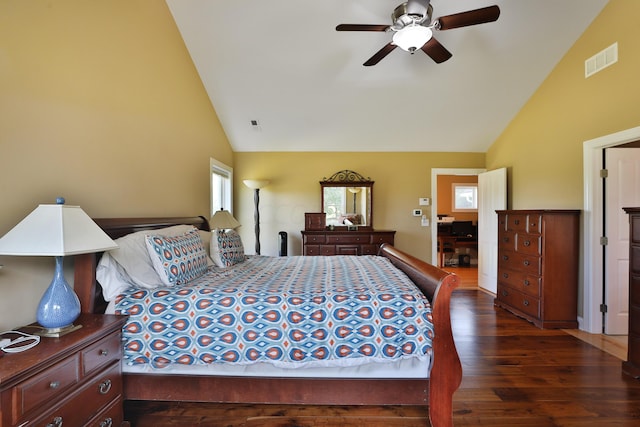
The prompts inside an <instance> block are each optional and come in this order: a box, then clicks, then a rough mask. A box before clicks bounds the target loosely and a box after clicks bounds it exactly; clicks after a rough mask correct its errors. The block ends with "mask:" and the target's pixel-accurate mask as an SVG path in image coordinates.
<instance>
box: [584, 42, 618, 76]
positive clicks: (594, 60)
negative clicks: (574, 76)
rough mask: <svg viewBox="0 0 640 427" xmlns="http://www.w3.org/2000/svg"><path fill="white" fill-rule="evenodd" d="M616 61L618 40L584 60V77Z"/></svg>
mask: <svg viewBox="0 0 640 427" xmlns="http://www.w3.org/2000/svg"><path fill="white" fill-rule="evenodd" d="M616 62H618V42H616V43H614V44H612V45H611V46H609V47H608V48H606V49H604V50H602V51H600V52H598V53H596V54H595V55H593V56H592V57H591V58H589V59H587V60H586V61H584V78H585V79H586V78H587V77H590V76H592V75H594V74H595V73H597V72H598V71H602V70H604V69H605V68H607V67H608V66H609V65H613V64H615V63H616Z"/></svg>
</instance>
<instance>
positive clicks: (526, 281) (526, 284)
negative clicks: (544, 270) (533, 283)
mask: <svg viewBox="0 0 640 427" xmlns="http://www.w3.org/2000/svg"><path fill="white" fill-rule="evenodd" d="M522 283H523V284H524V285H525V286H529V284H530V283H529V281H528V280H527V279H524V281H523V282H522Z"/></svg>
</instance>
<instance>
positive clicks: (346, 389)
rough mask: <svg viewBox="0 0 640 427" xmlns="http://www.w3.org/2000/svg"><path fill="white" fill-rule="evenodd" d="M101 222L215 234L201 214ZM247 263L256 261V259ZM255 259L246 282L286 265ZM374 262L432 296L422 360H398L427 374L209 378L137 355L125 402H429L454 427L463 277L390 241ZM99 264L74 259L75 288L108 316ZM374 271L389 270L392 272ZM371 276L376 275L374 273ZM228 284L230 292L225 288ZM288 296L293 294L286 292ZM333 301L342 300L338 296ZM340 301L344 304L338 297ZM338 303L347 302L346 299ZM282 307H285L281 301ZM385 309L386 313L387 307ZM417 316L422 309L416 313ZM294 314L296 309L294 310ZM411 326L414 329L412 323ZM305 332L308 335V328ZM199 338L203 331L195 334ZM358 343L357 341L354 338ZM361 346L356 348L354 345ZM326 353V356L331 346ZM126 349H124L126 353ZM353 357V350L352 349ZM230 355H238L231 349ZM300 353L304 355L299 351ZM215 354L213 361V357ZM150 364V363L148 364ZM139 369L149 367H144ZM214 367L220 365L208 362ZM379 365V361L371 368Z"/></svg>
mask: <svg viewBox="0 0 640 427" xmlns="http://www.w3.org/2000/svg"><path fill="white" fill-rule="evenodd" d="M95 221H96V223H97V224H98V225H99V226H100V227H101V228H102V229H103V230H104V231H105V232H106V233H107V234H108V235H109V236H110V237H112V238H113V239H119V238H123V237H124V236H128V235H131V234H132V233H138V234H141V233H143V234H145V235H147V234H148V235H154V234H155V233H156V232H159V230H162V229H166V228H167V227H172V226H176V225H182V226H189V227H195V229H197V230H200V231H202V232H207V231H208V230H209V225H208V222H207V220H206V219H205V218H203V217H172V218H103V219H96V220H95ZM203 240H204V239H203ZM246 258H247V259H250V258H251V256H249V257H246ZM255 258H257V259H256V260H254V261H247V262H246V266H243V268H245V271H244V273H243V274H244V275H245V277H246V275H248V274H251V275H253V274H254V273H255V271H267V270H266V267H264V266H262V265H260V264H257V265H258V266H257V267H256V266H255V265H254V266H253V267H251V268H250V266H251V265H252V262H263V263H272V262H273V263H275V262H280V261H276V260H270V259H269V258H270V257H255ZM283 258H289V259H287V260H282V261H283V262H288V263H289V266H288V267H286V268H288V269H295V268H298V267H297V266H298V265H300V264H299V263H303V262H310V261H314V262H319V259H320V258H331V259H328V260H325V261H326V262H331V263H333V264H329V265H330V267H327V266H326V265H325V266H324V267H322V265H323V264H322V263H320V264H314V267H312V268H315V269H318V268H321V269H322V268H324V269H325V270H328V269H331V270H332V271H333V270H334V269H335V268H336V267H335V265H336V263H338V261H339V260H340V257H283ZM303 258H315V260H304V259H303ZM356 258H358V259H356ZM359 258H363V259H364V258H365V257H346V258H345V259H344V262H347V261H348V262H358V263H359V262H360V261H361V260H359ZM369 258H371V260H372V261H373V262H376V263H378V264H389V265H392V266H393V267H394V268H395V269H398V270H400V271H401V272H402V273H399V274H401V275H403V276H405V277H406V278H407V279H408V280H409V281H410V282H411V283H412V285H415V286H416V287H417V288H418V289H419V292H420V295H419V298H416V299H420V298H422V299H424V297H426V299H427V300H428V303H427V306H428V307H427V308H430V312H429V313H428V316H427V314H424V313H417V314H418V315H417V316H414V317H415V318H416V319H417V321H418V323H422V320H424V319H427V318H428V320H429V321H430V324H429V325H428V327H427V329H428V331H426V332H424V334H422V335H423V336H420V338H419V339H418V341H414V342H418V343H419V344H418V345H417V346H414V347H413V350H414V352H415V354H417V355H418V356H416V357H408V356H411V355H412V353H411V351H407V355H408V356H407V357H406V358H404V359H403V360H402V361H400V363H403V361H407V360H408V361H409V362H410V363H409V364H410V365H412V366H413V369H414V371H413V372H414V373H415V368H416V367H418V369H422V372H421V373H419V374H414V373H409V374H406V373H403V374H401V375H397V376H399V377H400V378H396V375H395V374H394V372H395V371H394V369H393V368H392V369H391V371H392V373H391V374H388V373H387V374H382V375H378V374H376V373H375V370H374V371H373V372H374V373H370V372H368V371H366V369H365V370H364V372H365V373H364V374H361V375H360V374H357V375H350V374H345V373H344V372H345V371H338V372H339V373H338V374H329V375H319V374H317V372H318V371H319V370H320V371H321V370H322V368H321V367H319V365H318V366H317V365H314V364H313V363H311V366H309V367H310V368H311V369H310V372H313V373H311V374H307V373H306V372H307V371H304V370H299V369H296V370H293V369H289V370H288V371H287V372H295V373H294V374H291V375H288V374H286V373H285V374H280V373H278V372H279V371H277V370H274V371H273V373H271V372H270V371H266V370H265V371H262V370H260V371H261V373H260V374H255V373H252V371H251V370H249V371H248V373H247V372H243V373H237V372H238V371H234V370H233V369H231V370H230V371H231V373H228V372H225V373H223V374H220V373H215V374H212V375H209V374H207V373H202V372H198V373H189V371H186V372H183V371H182V370H180V369H176V370H175V371H174V370H171V369H166V366H163V363H162V362H163V361H165V359H164V358H163V357H159V358H155V359H154V358H152V359H154V360H155V362H154V363H152V364H155V366H154V367H153V368H149V367H148V366H144V363H135V359H136V356H135V355H131V357H129V362H128V363H127V362H124V363H123V373H124V398H125V399H126V400H139V401H178V402H180V401H183V402H216V403H254V404H297V405H428V406H429V418H430V421H431V425H432V426H435V427H440V426H452V425H453V421H452V397H453V393H454V392H455V391H456V390H457V388H458V387H459V385H460V382H461V378H462V368H461V364H460V359H459V357H458V353H457V350H456V347H455V343H454V340H453V336H452V331H451V320H450V315H449V304H450V299H451V294H452V292H453V290H454V289H455V288H456V287H457V286H458V278H457V276H456V275H455V274H451V273H447V272H445V271H444V270H441V269H439V268H437V267H435V266H433V265H430V264H428V263H425V262H423V261H421V260H418V259H417V258H415V257H412V256H410V255H408V254H406V253H404V252H402V251H400V250H398V249H397V248H395V247H393V246H391V245H388V244H385V245H383V246H382V247H381V248H380V252H379V256H378V257H369ZM325 261H323V262H325ZM98 262H99V255H98V256H96V255H95V254H85V255H78V256H77V257H76V260H75V285H74V286H75V289H76V292H77V294H78V296H79V298H80V301H81V305H82V311H83V312H87V313H102V312H105V310H114V308H113V301H112V302H111V307H110V306H108V305H107V304H106V302H105V301H104V299H103V298H102V295H103V290H102V288H101V287H100V284H98V283H97V280H96V270H97V267H98V265H99V264H98ZM100 262H102V260H100ZM340 262H341V261H340ZM243 264H244V263H243ZM208 268H209V270H215V266H214V267H211V266H209V267H208ZM282 268H285V267H280V269H282ZM346 268H347V270H349V271H351V270H357V269H360V268H361V267H360V264H357V267H355V268H354V267H353V266H352V265H351V264H348V265H347V267H346ZM376 268H379V269H386V268H387V267H384V268H382V267H376ZM256 269H257V270H256ZM228 271H231V270H228ZM225 274H227V273H225ZM229 274H230V273H229ZM273 274H275V273H273ZM315 274H316V275H318V274H320V273H318V272H317V271H316V273H315ZM367 275H368V276H370V274H367ZM290 276H291V275H290V274H288V277H290ZM220 277H222V276H219V277H218V278H217V279H216V280H220ZM372 280H373V281H374V285H375V281H376V280H379V279H378V278H377V276H375V275H374V278H373V279H372ZM192 283H196V281H193V282H192ZM380 285H384V284H380ZM225 286H226V287H228V286H227V285H225ZM198 289H199V288H198ZM385 289H386V288H385ZM387 290H388V289H387ZM287 291H291V290H290V289H289V288H287ZM334 291H335V289H334ZM145 292H148V293H149V292H151V293H153V292H155V290H151V291H149V290H145ZM184 292H187V291H184ZM188 292H190V293H195V294H197V293H198V292H195V291H193V290H192V289H189V291H188ZM237 292H239V291H238V290H237V289H235V288H234V289H233V292H231V294H233V295H240V294H237ZM245 292H248V293H251V292H255V289H254V288H249V289H248V290H245ZM367 292H368V291H362V292H359V293H358V294H359V295H360V297H362V295H363V294H366V293H367ZM160 293H161V294H162V295H165V294H166V293H165V292H164V291H162V292H160ZM294 293H295V292H294ZM334 293H335V292H334ZM244 295H245V296H244V297H241V296H238V298H237V299H244V298H245V297H246V294H244ZM138 296H139V295H138ZM294 296H295V295H294ZM223 297H224V295H223ZM118 298H119V299H120V301H123V300H124V299H125V298H124V297H123V296H119V297H118ZM193 298H195V297H193ZM334 298H338V297H336V296H334ZM142 299H145V298H142ZM223 299H224V298H223ZM390 299H392V298H390ZM397 299H398V298H396V301H395V303H396V304H399V303H400V302H398V301H397ZM405 299H413V298H405ZM225 301H226V299H225ZM291 301H293V300H291ZM334 301H338V300H337V299H335V300H334ZM340 302H342V301H341V300H340ZM293 303H295V302H293ZM125 305H126V304H125ZM280 305H281V306H282V307H285V306H284V305H283V304H280ZM334 305H335V304H334ZM286 307H287V308H286V309H283V313H281V315H283V316H287V315H288V313H291V312H292V310H291V309H290V307H291V306H290V305H288V306H286ZM115 310H116V312H118V313H126V310H122V309H120V310H121V311H118V309H115ZM235 310H236V312H238V311H239V312H241V313H242V312H244V311H243V309H240V308H236V309H235ZM402 310H405V311H408V312H411V311H412V310H413V309H412V308H409V309H402ZM134 311H135V310H134ZM354 311H355V310H354ZM380 311H381V312H382V311H383V310H380ZM415 311H418V309H416V310H415ZM293 312H295V310H294V311H293ZM336 313H337V314H336ZM367 313H368V312H367ZM414 314H416V313H414ZM331 315H332V316H334V317H335V318H336V319H337V318H338V317H340V315H339V311H334V312H331ZM131 317H133V316H131ZM311 317H312V316H311ZM130 320H131V319H130ZM280 320H281V319H280V318H279V319H278V321H277V322H274V324H276V323H282V322H280ZM294 320H295V319H294ZM402 322H404V320H402ZM139 323H142V322H139ZM138 326H139V325H138ZM351 326H353V325H351ZM419 327H422V325H419ZM129 329H130V330H129V332H131V329H132V328H129ZM133 329H135V328H133ZM353 329H354V327H350V330H353ZM383 329H384V328H383ZM406 329H407V330H411V331H414V328H413V326H410V327H408V328H406ZM384 330H393V331H396V332H397V330H398V327H397V325H395V326H394V327H391V326H389V327H387V328H386V329H384ZM123 331H125V332H126V331H127V326H125V328H123ZM307 332H309V330H308V331H307ZM271 333H273V334H276V335H278V334H279V333H278V332H277V331H272V332H271ZM194 335H197V334H195V333H194ZM266 335H268V334H266ZM410 335H414V334H410ZM427 335H428V338H430V343H429V345H428V346H427V345H425V344H424V340H423V338H424V337H426V336H427ZM289 336H290V337H291V338H292V340H293V341H295V338H294V336H293V335H289ZM132 339H133V338H131V336H130V337H129V343H131V340H132ZM292 340H289V341H288V342H287V345H290V343H291V342H292ZM354 343H356V342H355V341H354ZM356 344H357V343H356ZM123 345H125V346H127V342H126V341H125V344H123ZM243 345H244V344H243ZM402 345H403V344H401V345H400V346H401V348H404V347H402ZM404 346H405V347H407V348H409V347H411V346H409V345H404ZM129 347H137V345H135V346H131V345H129ZM158 347H160V346H158ZM356 347H357V345H356V346H355V347H354V348H356ZM427 347H428V348H427ZM243 348H244V347H243ZM362 348H364V349H368V348H369V347H367V345H362V346H360V347H357V348H356V350H358V349H362ZM128 350H130V348H128V349H127V351H128ZM313 350H314V351H309V352H308V353H309V354H316V351H317V350H318V349H313ZM322 350H323V351H324V350H325V349H322ZM127 351H125V354H126V353H127ZM263 353H264V354H269V351H264V352H263ZM289 353H290V354H291V355H293V356H291V357H293V358H294V359H295V356H296V354H297V353H296V352H294V351H292V352H289ZM346 353H349V352H345V354H346ZM351 353H353V351H351ZM229 354H232V353H231V352H229ZM250 354H252V353H251V352H249V351H246V352H244V353H243V356H246V355H250ZM300 354H302V353H301V352H300ZM394 354H395V353H394ZM233 355H234V356H233V357H231V358H232V359H233V358H237V356H238V354H237V352H236V353H233ZM425 355H426V356H428V357H427V359H428V364H427V365H424V364H420V363H418V362H416V363H413V362H415V361H416V360H424V359H425V357H424V356H425ZM209 356H210V357H213V356H211V354H210V355H209ZM205 359H206V358H205ZM132 361H134V362H132ZM146 362H148V360H147V361H146ZM358 363H360V362H358ZM358 363H356V365H357V366H355V370H362V369H361V368H362V367H361V366H360V365H359V364H358ZM187 364H188V363H187ZM350 364H351V363H347V364H346V365H350ZM136 365H143V366H142V367H141V366H136ZM209 365H214V364H213V363H210V364H209ZM217 365H219V364H217ZM373 365H381V364H376V363H373ZM391 366H393V365H391ZM425 366H426V367H425ZM349 368H350V366H346V369H347V370H348V369H349ZM284 369H285V371H286V369H287V366H285V367H284ZM330 369H331V367H330ZM337 369H342V368H337ZM240 371H243V368H241V369H240ZM265 372H266V373H265ZM347 372H348V371H347ZM398 372H399V371H398ZM409 372H412V371H409Z"/></svg>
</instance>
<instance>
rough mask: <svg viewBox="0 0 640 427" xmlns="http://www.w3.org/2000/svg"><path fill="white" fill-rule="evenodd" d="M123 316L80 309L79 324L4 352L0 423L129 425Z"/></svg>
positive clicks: (46, 426)
mask: <svg viewBox="0 0 640 427" xmlns="http://www.w3.org/2000/svg"><path fill="white" fill-rule="evenodd" d="M125 321H126V317H124V316H114V315H111V316H109V315H92V314H82V315H80V317H79V318H78V319H77V320H76V322H75V324H76V325H78V324H79V325H82V327H81V328H80V329H78V330H76V331H74V332H71V333H70V334H67V335H64V336H62V337H60V338H42V339H41V341H40V343H39V344H38V345H37V346H36V347H34V348H32V349H30V350H27V351H25V352H22V353H15V354H6V355H4V356H3V357H2V358H1V359H0V427H5V426H27V425H28V426H38V427H40V426H41V427H49V426H52V427H60V426H96V427H115V426H121V425H128V423H126V422H124V421H123V403H122V402H123V397H122V374H121V369H120V360H121V358H122V336H121V329H122V326H123V325H124V323H125ZM23 330H24V331H25V332H31V331H30V330H29V327H26V328H25V329H23Z"/></svg>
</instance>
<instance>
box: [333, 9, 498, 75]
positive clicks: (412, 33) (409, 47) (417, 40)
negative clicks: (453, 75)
mask: <svg viewBox="0 0 640 427" xmlns="http://www.w3.org/2000/svg"><path fill="white" fill-rule="evenodd" d="M429 3H430V0H407V1H406V2H405V3H402V4H401V5H400V6H398V7H396V8H395V9H394V11H393V13H392V14H391V20H392V22H393V23H392V24H391V25H371V24H340V25H338V26H337V27H336V31H392V32H393V39H392V41H391V42H389V43H388V44H386V45H385V46H384V47H383V48H382V49H380V50H379V51H378V52H376V53H375V54H374V55H373V56H372V57H371V58H369V59H368V60H367V62H365V63H364V64H363V65H364V66H366V67H368V66H371V65H376V64H377V63H378V62H380V60H382V59H383V58H384V57H385V56H387V55H388V54H389V53H391V51H393V50H394V49H395V48H396V47H400V48H401V49H403V50H405V51H407V52H409V53H411V54H413V53H415V51H416V50H418V49H420V50H422V51H423V52H424V53H426V54H427V55H429V57H431V59H433V60H434V61H435V62H436V63H438V64H439V63H441V62H444V61H446V60H447V59H449V58H451V57H452V56H453V55H452V54H451V52H449V51H448V50H447V49H446V48H445V47H444V46H443V45H441V44H440V42H438V40H436V39H435V38H434V37H433V31H434V30H436V31H444V30H450V29H452V28H460V27H468V26H470V25H477V24H484V23H487V22H493V21H496V20H497V19H498V17H499V16H500V8H499V7H498V6H488V7H483V8H480V9H474V10H469V11H467V12H460V13H455V14H453V15H446V16H441V17H439V18H436V19H435V20H432V19H431V18H432V16H433V6H431V4H429Z"/></svg>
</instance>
